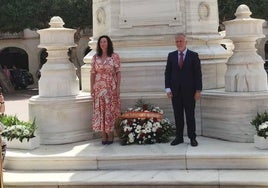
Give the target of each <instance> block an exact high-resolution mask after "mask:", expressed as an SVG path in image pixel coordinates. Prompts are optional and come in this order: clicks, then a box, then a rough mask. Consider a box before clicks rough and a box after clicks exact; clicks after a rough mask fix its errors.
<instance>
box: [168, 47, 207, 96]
mask: <svg viewBox="0 0 268 188" xmlns="http://www.w3.org/2000/svg"><path fill="white" fill-rule="evenodd" d="M178 56H179V55H178V51H177V50H176V51H173V52H170V53H169V54H168V58H167V64H166V70H165V88H170V89H171V91H172V94H173V96H176V95H177V94H178V92H180V91H182V92H185V93H186V94H190V95H194V93H195V92H196V91H197V90H199V91H201V90H202V72H201V64H200V59H199V57H198V54H197V53H196V52H193V51H191V50H189V49H187V52H186V56H185V59H184V61H183V67H182V69H180V68H179V65H178Z"/></svg>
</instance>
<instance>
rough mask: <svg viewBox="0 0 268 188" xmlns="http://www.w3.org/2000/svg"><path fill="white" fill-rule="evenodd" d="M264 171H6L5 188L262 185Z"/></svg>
mask: <svg viewBox="0 0 268 188" xmlns="http://www.w3.org/2000/svg"><path fill="white" fill-rule="evenodd" d="M267 177H268V171H267V170H97V171H27V172H25V171H7V172H4V185H5V186H4V187H5V188H26V187H27V188H36V187H39V188H85V187H90V188H130V187H133V188H134V187H135V188H138V187H139V188H175V187H176V188H193V187H194V188H241V187H243V188H250V187H251V188H252V187H254V188H257V187H258V188H264V187H267V185H268V179H267Z"/></svg>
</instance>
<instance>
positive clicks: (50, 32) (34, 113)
mask: <svg viewBox="0 0 268 188" xmlns="http://www.w3.org/2000/svg"><path fill="white" fill-rule="evenodd" d="M49 24H50V28H48V29H43V30H39V31H38V33H39V34H40V45H39V46H38V47H39V48H46V49H47V53H48V57H47V62H46V63H45V64H44V65H43V67H42V69H41V78H40V80H39V95H37V96H33V97H31V98H30V100H29V119H30V120H31V121H33V120H34V119H35V121H36V125H37V126H38V135H39V136H40V143H41V144H64V143H72V142H77V141H82V140H88V139H90V138H92V131H90V126H89V122H90V117H91V116H90V114H91V107H90V105H89V95H88V94H86V93H82V92H80V91H79V81H78V78H77V76H76V71H75V67H74V65H73V64H72V63H71V62H70V61H69V57H68V55H67V52H68V49H69V48H71V47H74V46H76V44H75V43H74V33H75V30H74V29H68V28H64V27H63V25H64V22H63V20H62V19H61V18H60V17H57V16H55V17H53V18H51V20H50V23H49Z"/></svg>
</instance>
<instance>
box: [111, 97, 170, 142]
mask: <svg viewBox="0 0 268 188" xmlns="http://www.w3.org/2000/svg"><path fill="white" fill-rule="evenodd" d="M162 116H163V110H161V109H160V108H159V107H155V106H153V105H151V104H148V103H145V102H144V101H143V100H138V101H137V103H136V105H135V106H134V108H129V109H128V110H127V111H126V112H125V113H123V114H122V116H121V118H120V119H119V120H118V122H117V123H116V129H117V134H118V136H119V138H120V140H121V144H122V145H128V144H134V143H136V144H153V143H165V142H169V137H170V136H171V135H172V134H173V129H172V126H171V124H170V122H169V120H168V119H166V118H162Z"/></svg>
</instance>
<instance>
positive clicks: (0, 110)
mask: <svg viewBox="0 0 268 188" xmlns="http://www.w3.org/2000/svg"><path fill="white" fill-rule="evenodd" d="M4 113H5V100H4V96H3V93H2V88H1V87H0V116H2V115H3V114H4ZM3 130H4V125H3V124H2V123H1V122H0V136H1V134H2V132H3ZM0 139H1V146H2V147H1V149H2V156H1V157H2V165H1V166H3V162H4V159H5V155H6V148H7V144H6V140H5V139H3V138H2V136H1V138H0ZM3 171H4V169H3Z"/></svg>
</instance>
